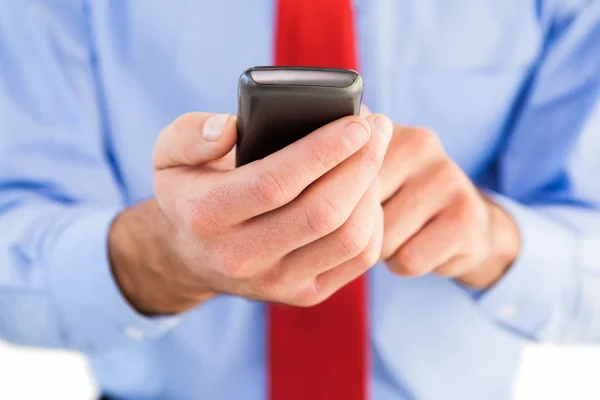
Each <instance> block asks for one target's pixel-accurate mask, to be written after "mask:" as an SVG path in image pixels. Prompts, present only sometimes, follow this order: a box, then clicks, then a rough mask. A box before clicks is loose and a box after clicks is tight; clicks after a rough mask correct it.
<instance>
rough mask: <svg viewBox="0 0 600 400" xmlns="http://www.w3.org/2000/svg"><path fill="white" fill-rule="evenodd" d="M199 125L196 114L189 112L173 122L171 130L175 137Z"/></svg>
mask: <svg viewBox="0 0 600 400" xmlns="http://www.w3.org/2000/svg"><path fill="white" fill-rule="evenodd" d="M197 125H198V116H197V114H196V113H193V112H188V113H185V114H181V115H180V116H178V117H177V118H175V119H174V120H173V122H171V125H170V129H171V132H173V134H175V135H180V134H182V133H184V132H186V131H187V130H188V129H190V128H191V127H194V126H197Z"/></svg>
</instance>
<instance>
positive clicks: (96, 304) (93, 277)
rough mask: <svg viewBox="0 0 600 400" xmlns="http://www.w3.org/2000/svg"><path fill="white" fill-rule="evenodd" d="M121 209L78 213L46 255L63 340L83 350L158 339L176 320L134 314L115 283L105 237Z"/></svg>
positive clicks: (91, 350)
mask: <svg viewBox="0 0 600 400" xmlns="http://www.w3.org/2000/svg"><path fill="white" fill-rule="evenodd" d="M88 211H89V210H88ZM119 211H120V210H118V209H112V210H101V211H98V210H94V211H91V212H85V213H82V214H80V215H79V216H77V217H76V218H74V219H72V220H71V221H69V222H68V223H66V224H65V226H64V228H63V229H62V231H61V232H60V234H59V235H58V238H57V239H56V241H55V242H54V243H53V245H52V249H51V250H50V253H49V254H50V255H49V260H48V263H49V266H50V268H49V271H50V272H49V274H50V276H49V280H50V288H51V289H50V290H51V291H52V292H53V296H54V299H55V301H56V303H57V306H58V310H59V314H60V318H61V323H62V326H63V327H64V331H63V334H64V335H65V340H66V342H67V343H69V344H70V345H71V346H73V347H75V348H77V349H80V350H83V351H86V352H94V351H98V350H105V349H108V348H112V347H115V346H120V345H127V344H129V343H131V342H137V341H140V340H143V339H153V338H157V337H159V336H160V335H162V334H163V333H165V332H166V331H168V330H169V329H171V328H172V327H174V326H175V325H177V323H178V320H179V318H178V317H177V316H173V317H146V316H144V315H142V314H140V313H138V312H137V311H136V310H135V309H134V308H133V307H132V306H131V305H130V304H129V303H128V302H127V300H126V299H125V298H124V296H123V295H122V293H121V291H120V289H119V287H118V286H117V283H116V282H115V279H114V277H113V275H112V272H111V267H110V263H109V260H108V243H107V241H108V232H109V229H110V226H111V223H112V221H113V219H114V217H115V216H116V215H117V214H118V212H119Z"/></svg>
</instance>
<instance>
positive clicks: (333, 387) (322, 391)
mask: <svg viewBox="0 0 600 400" xmlns="http://www.w3.org/2000/svg"><path fill="white" fill-rule="evenodd" d="M351 1H352V0H278V9H277V10H278V12H277V39H276V46H275V47H276V50H275V63H276V64H277V65H280V66H316V67H338V68H351V69H357V63H356V49H355V41H354V34H355V32H354V15H353V10H352V5H351ZM365 290H366V288H365V278H364V277H362V276H361V277H360V278H358V279H356V280H354V281H353V282H351V283H350V284H348V285H347V286H345V287H344V288H342V289H341V290H339V291H338V292H337V293H336V294H334V295H333V296H332V297H330V298H329V299H328V300H326V301H325V302H323V303H321V304H319V305H317V306H315V307H310V308H296V307H286V306H277V305H271V306H270V307H269V314H268V324H269V325H268V335H269V342H268V343H269V344H268V347H267V349H268V362H269V373H270V374H269V378H270V379H269V390H270V400H321V399H323V400H332V399H336V400H337V399H340V400H365V399H366V398H367V378H368V376H367V374H368V365H367V361H368V358H367V354H368V349H367V323H366V319H367V317H366V299H365V297H366V296H365Z"/></svg>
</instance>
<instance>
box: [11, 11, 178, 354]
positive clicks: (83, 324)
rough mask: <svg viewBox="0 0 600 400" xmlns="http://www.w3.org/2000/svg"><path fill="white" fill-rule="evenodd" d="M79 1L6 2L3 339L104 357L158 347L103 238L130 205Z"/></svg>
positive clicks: (164, 321)
mask: <svg viewBox="0 0 600 400" xmlns="http://www.w3.org/2000/svg"><path fill="white" fill-rule="evenodd" d="M86 20H87V18H86V9H85V7H84V3H83V2H81V1H76V0H65V1H43V2H42V1H31V0H20V1H2V2H0V338H3V339H5V340H9V341H12V342H15V343H19V344H25V345H34V346H47V347H61V348H74V349H79V350H83V351H87V352H93V351H96V350H106V349H108V348H111V347H114V346H120V345H125V344H127V343H129V342H131V341H138V340H143V339H144V338H155V337H157V336H158V335H160V334H162V333H163V332H165V331H166V330H168V329H170V328H171V327H172V326H173V325H175V324H176V323H177V318H176V317H173V318H157V319H155V318H147V317H144V316H142V315H140V314H138V313H137V312H136V311H135V310H134V309H133V308H132V307H130V305H129V304H128V303H127V301H126V300H125V299H124V298H123V297H122V295H121V293H120V291H119V289H118V286H117V285H116V283H115V282H114V279H113V277H112V274H111V271H110V263H109V261H108V257H107V235H108V230H109V228H110V225H111V222H112V220H113V218H114V217H115V215H116V214H117V213H118V212H119V211H120V210H121V209H122V208H123V207H124V204H125V203H126V199H125V196H124V190H123V186H122V184H121V181H120V176H119V171H118V168H117V166H116V165H115V163H114V162H113V161H112V160H113V157H112V155H111V150H110V146H111V143H110V135H109V132H108V130H107V127H106V125H105V123H104V121H103V113H102V109H103V107H102V103H101V99H102V96H101V93H100V89H99V85H96V82H97V74H96V72H97V71H96V70H95V63H94V54H93V51H92V46H91V45H90V41H89V32H88V27H87V24H86Z"/></svg>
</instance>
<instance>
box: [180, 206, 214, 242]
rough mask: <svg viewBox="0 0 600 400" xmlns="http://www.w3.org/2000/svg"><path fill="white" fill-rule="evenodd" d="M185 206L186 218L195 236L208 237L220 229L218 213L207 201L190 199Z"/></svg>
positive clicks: (189, 228)
mask: <svg viewBox="0 0 600 400" xmlns="http://www.w3.org/2000/svg"><path fill="white" fill-rule="evenodd" d="M185 208H186V210H187V211H186V212H184V220H185V221H186V224H187V228H188V230H189V231H190V232H191V233H192V234H193V235H194V236H195V237H208V236H211V235H212V234H214V233H215V232H216V231H217V230H218V228H219V221H218V213H215V212H213V210H212V207H210V205H209V204H207V202H203V201H196V200H188V201H187V204H186V206H185Z"/></svg>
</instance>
